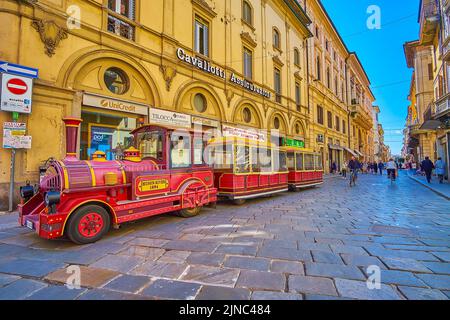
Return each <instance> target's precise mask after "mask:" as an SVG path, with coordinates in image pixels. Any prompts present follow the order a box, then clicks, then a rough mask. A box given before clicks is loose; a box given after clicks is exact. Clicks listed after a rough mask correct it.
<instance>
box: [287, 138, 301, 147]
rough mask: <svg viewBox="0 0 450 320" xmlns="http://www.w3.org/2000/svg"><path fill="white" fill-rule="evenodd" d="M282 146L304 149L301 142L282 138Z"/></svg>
mask: <svg viewBox="0 0 450 320" xmlns="http://www.w3.org/2000/svg"><path fill="white" fill-rule="evenodd" d="M283 145H284V146H286V147H297V148H304V147H305V142H304V141H302V140H296V139H289V138H283Z"/></svg>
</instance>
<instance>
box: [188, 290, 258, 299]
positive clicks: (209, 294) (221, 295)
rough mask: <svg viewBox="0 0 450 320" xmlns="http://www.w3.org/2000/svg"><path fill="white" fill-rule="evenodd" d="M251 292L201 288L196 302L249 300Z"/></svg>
mask: <svg viewBox="0 0 450 320" xmlns="http://www.w3.org/2000/svg"><path fill="white" fill-rule="evenodd" d="M250 294H251V291H250V290H247V289H243V288H227V287H215V286H203V287H202V289H201V290H200V292H199V293H198V295H197V296H196V298H195V299H196V300H216V301H217V300H249V299H250Z"/></svg>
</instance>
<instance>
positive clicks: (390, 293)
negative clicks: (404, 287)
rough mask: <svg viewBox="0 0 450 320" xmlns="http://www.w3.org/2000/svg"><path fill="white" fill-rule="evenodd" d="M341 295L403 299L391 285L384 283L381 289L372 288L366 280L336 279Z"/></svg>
mask: <svg viewBox="0 0 450 320" xmlns="http://www.w3.org/2000/svg"><path fill="white" fill-rule="evenodd" d="M335 284H336V288H337V290H338V292H339V295H340V296H342V297H345V298H352V299H359V300H401V299H402V298H401V296H400V295H399V294H398V293H397V292H395V291H394V289H392V287H391V286H388V285H385V284H382V285H381V289H373V290H370V289H369V288H368V287H367V283H366V282H364V281H355V280H347V279H335Z"/></svg>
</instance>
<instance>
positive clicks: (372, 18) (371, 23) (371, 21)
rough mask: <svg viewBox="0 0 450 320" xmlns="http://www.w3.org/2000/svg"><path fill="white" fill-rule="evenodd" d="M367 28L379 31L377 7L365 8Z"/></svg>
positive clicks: (379, 23) (379, 22) (379, 12)
mask: <svg viewBox="0 0 450 320" xmlns="http://www.w3.org/2000/svg"><path fill="white" fill-rule="evenodd" d="M367 14H368V15H369V17H368V18H367V28H368V29H369V30H379V29H381V8H380V7H379V6H377V5H374V4H373V5H370V6H369V7H368V8H367Z"/></svg>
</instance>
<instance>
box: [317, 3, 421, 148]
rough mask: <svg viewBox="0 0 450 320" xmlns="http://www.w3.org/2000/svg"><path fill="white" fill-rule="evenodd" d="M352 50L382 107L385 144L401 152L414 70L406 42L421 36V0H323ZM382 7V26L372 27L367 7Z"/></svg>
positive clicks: (381, 117)
mask: <svg viewBox="0 0 450 320" xmlns="http://www.w3.org/2000/svg"><path fill="white" fill-rule="evenodd" d="M322 3H323V5H324V7H325V8H326V9H327V12H328V14H329V15H330V17H331V19H332V20H333V22H334V24H335V25H336V27H337V29H338V31H339V33H340V34H341V36H342V38H343V39H344V42H345V43H346V45H347V47H348V49H349V50H350V51H356V52H357V54H358V57H359V59H360V60H361V63H362V64H363V66H364V68H365V70H366V72H367V74H368V76H369V79H370V82H371V83H372V91H373V93H374V95H375V98H376V99H377V100H376V101H375V104H376V105H379V106H380V108H381V114H380V121H381V123H382V124H383V127H384V129H385V141H386V144H388V145H390V146H391V149H392V153H393V154H400V151H401V148H402V144H403V143H402V139H403V138H402V132H401V130H403V127H404V125H405V118H406V115H407V106H408V99H407V96H408V92H409V85H410V80H411V75H412V70H411V69H408V67H407V66H406V60H405V56H404V53H403V44H404V43H405V42H406V41H411V40H415V39H417V38H418V33H419V24H418V22H417V21H418V15H419V0H394V1H393V0H322ZM371 5H376V6H378V7H379V8H380V9H381V29H380V30H369V29H368V28H367V19H368V18H369V14H368V13H367V8H368V7H369V6H371Z"/></svg>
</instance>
